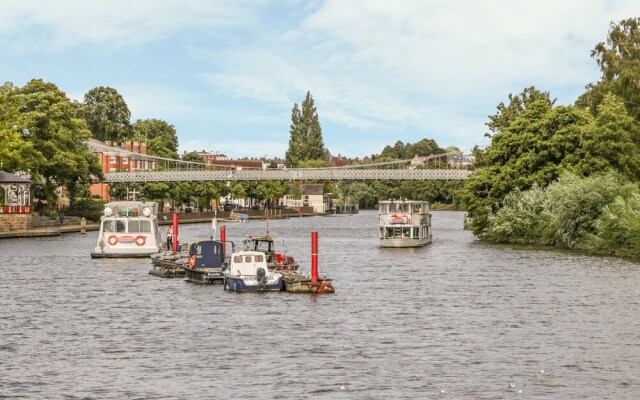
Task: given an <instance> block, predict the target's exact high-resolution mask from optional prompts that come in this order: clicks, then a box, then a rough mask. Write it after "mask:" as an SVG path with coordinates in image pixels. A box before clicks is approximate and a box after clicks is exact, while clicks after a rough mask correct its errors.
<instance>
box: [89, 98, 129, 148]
mask: <svg viewBox="0 0 640 400" xmlns="http://www.w3.org/2000/svg"><path fill="white" fill-rule="evenodd" d="M78 114H79V116H81V117H82V118H84V119H85V121H87V125H88V126H89V129H90V130H91V133H92V135H93V138H94V139H98V140H100V141H105V140H110V141H113V142H124V141H125V140H129V139H132V137H133V136H132V135H133V132H132V129H131V124H130V119H131V112H130V111H129V107H127V103H126V102H125V101H124V98H123V97H122V96H121V95H120V93H118V91H117V90H115V89H113V88H110V87H103V86H99V87H96V88H93V89H91V90H89V91H88V92H87V93H86V94H85V95H84V102H83V103H82V105H81V106H80V108H79V110H78Z"/></svg>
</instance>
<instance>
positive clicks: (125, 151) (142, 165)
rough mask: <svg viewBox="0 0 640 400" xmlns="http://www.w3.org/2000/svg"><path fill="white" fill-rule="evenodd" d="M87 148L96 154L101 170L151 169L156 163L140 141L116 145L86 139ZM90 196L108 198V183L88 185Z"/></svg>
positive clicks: (145, 145) (154, 167) (130, 170)
mask: <svg viewBox="0 0 640 400" xmlns="http://www.w3.org/2000/svg"><path fill="white" fill-rule="evenodd" d="M87 147H88V148H89V150H90V151H91V152H92V153H94V154H96V155H97V156H98V160H99V163H100V167H101V168H102V172H104V173H109V172H118V171H128V172H134V171H153V170H156V169H157V167H158V165H157V161H156V159H155V158H154V157H152V156H148V155H147V144H146V143H144V142H142V143H138V142H132V141H126V142H124V143H122V144H121V145H119V146H118V144H117V143H112V142H110V141H108V140H107V141H105V142H104V143H103V142H101V141H99V140H96V139H89V140H87ZM89 191H90V193H91V195H92V196H100V198H102V199H104V200H110V199H111V196H110V195H109V185H108V184H106V183H94V184H92V185H91V186H90V187H89Z"/></svg>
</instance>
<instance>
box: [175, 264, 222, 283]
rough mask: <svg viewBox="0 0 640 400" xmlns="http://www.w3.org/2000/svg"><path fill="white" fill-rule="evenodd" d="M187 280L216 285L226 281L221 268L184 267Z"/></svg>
mask: <svg viewBox="0 0 640 400" xmlns="http://www.w3.org/2000/svg"><path fill="white" fill-rule="evenodd" d="M184 271H185V273H186V275H187V281H189V282H192V283H197V284H200V285H215V284H220V285H221V284H223V283H224V274H223V272H222V269H221V268H206V269H205V268H198V269H189V268H184Z"/></svg>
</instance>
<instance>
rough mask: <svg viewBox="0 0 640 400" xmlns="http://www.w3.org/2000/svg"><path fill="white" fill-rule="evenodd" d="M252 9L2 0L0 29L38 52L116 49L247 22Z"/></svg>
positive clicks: (191, 0)
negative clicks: (88, 47) (82, 47)
mask: <svg viewBox="0 0 640 400" xmlns="http://www.w3.org/2000/svg"><path fill="white" fill-rule="evenodd" d="M251 10H252V7H247V6H244V5H242V4H240V3H238V2H233V1H223V0H219V1H198V0H164V1H155V0H135V1H127V0H91V1H86V0H57V1H56V0H30V1H24V0H5V1H3V2H2V12H1V13H0V33H3V34H4V35H8V34H10V35H11V38H12V41H15V42H16V43H15V44H14V45H13V46H12V48H13V50H14V51H20V50H26V49H23V47H24V46H31V47H33V46H35V47H38V48H39V50H41V51H51V50H56V49H58V50H60V49H66V48H71V47H76V46H80V45H100V46H104V47H105V48H118V47H126V46H132V45H138V44H141V43H146V42H149V41H152V40H156V39H159V38H162V37H166V36H168V35H170V34H172V33H175V32H178V31H181V30H182V31H183V30H186V31H189V30H192V29H195V28H200V29H213V28H216V27H217V28H223V27H229V26H233V25H237V24H241V23H247V22H248V21H251V19H252V18H253V13H252V12H251ZM31 50H32V49H31Z"/></svg>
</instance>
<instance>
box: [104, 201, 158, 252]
mask: <svg viewBox="0 0 640 400" xmlns="http://www.w3.org/2000/svg"><path fill="white" fill-rule="evenodd" d="M157 210H158V206H157V204H156V203H155V202H145V201H112V202H109V203H107V204H105V207H104V215H103V216H102V217H100V233H99V235H98V243H97V244H96V246H95V248H94V250H93V251H92V252H91V257H92V258H114V257H149V256H150V255H151V254H154V253H159V252H160V251H162V239H161V237H160V232H159V231H158V217H157Z"/></svg>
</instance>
